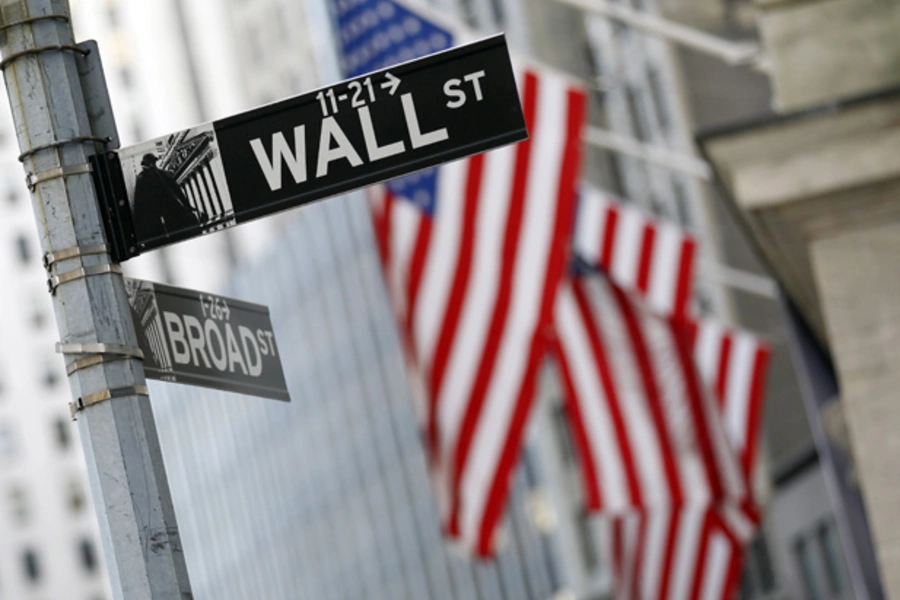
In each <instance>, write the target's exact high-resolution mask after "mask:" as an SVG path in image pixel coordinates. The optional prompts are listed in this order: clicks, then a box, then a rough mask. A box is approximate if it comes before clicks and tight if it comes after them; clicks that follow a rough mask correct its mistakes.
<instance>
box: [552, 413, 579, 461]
mask: <svg viewBox="0 0 900 600" xmlns="http://www.w3.org/2000/svg"><path fill="white" fill-rule="evenodd" d="M553 430H554V431H555V432H556V439H557V442H558V443H559V452H560V455H561V456H562V457H563V461H564V462H565V463H566V464H567V465H571V464H573V463H574V462H575V446H574V445H573V443H572V436H571V435H570V434H569V417H568V413H567V410H566V406H565V404H563V403H562V401H561V400H560V401H558V402H556V405H555V406H554V407H553Z"/></svg>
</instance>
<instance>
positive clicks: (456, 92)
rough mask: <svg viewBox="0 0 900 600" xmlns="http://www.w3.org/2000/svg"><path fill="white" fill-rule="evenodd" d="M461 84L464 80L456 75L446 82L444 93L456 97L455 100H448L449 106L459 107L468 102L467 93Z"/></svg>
mask: <svg viewBox="0 0 900 600" xmlns="http://www.w3.org/2000/svg"><path fill="white" fill-rule="evenodd" d="M460 84H462V80H460V79H457V78H455V77H454V78H453V79H448V80H447V81H446V82H445V83H444V94H445V95H447V96H453V97H454V98H455V100H448V101H447V108H459V107H460V106H462V105H463V104H465V103H466V93H465V92H464V91H462V90H461V89H459V86H460Z"/></svg>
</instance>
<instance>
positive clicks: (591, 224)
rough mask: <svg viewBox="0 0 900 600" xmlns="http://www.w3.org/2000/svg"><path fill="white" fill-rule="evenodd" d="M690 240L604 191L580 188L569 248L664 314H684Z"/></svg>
mask: <svg viewBox="0 0 900 600" xmlns="http://www.w3.org/2000/svg"><path fill="white" fill-rule="evenodd" d="M696 246H697V244H696V241H695V240H694V237H693V236H691V235H690V234H688V233H687V232H685V231H684V230H682V229H681V228H680V227H678V226H677V225H674V224H671V223H666V222H663V221H660V220H657V219H654V218H653V217H651V216H650V215H649V214H647V213H646V212H645V211H643V210H641V209H640V208H637V207H635V206H629V205H628V204H625V203H623V202H621V201H619V200H617V199H615V198H614V197H613V196H612V195H610V194H609V193H607V192H603V191H600V190H597V189H595V188H592V187H590V186H582V188H581V198H580V201H579V207H578V222H577V225H576V229H575V236H574V241H573V247H574V248H573V249H574V252H575V254H576V255H577V256H578V257H579V258H581V259H582V260H583V261H585V262H586V263H587V264H589V265H590V266H592V267H595V268H599V269H601V270H603V271H605V272H606V273H607V274H608V275H609V277H610V279H612V281H613V282H614V283H615V284H616V285H618V286H619V287H621V288H623V289H625V290H626V291H628V292H631V293H633V294H635V295H636V296H638V297H640V298H642V299H644V300H645V301H646V302H647V304H648V305H649V306H650V308H652V309H653V310H654V311H656V312H657V313H658V314H660V315H663V316H668V315H674V316H682V315H685V314H687V312H688V303H689V302H690V299H691V286H692V285H693V277H694V266H695V261H696Z"/></svg>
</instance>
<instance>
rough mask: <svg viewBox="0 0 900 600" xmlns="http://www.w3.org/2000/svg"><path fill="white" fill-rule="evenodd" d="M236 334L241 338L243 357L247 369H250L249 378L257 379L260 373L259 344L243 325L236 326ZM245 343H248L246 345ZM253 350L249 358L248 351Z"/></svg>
mask: <svg viewBox="0 0 900 600" xmlns="http://www.w3.org/2000/svg"><path fill="white" fill-rule="evenodd" d="M238 333H239V334H240V336H241V345H242V346H243V347H244V356H246V357H247V367H248V368H249V369H250V376H251V377H259V376H260V374H261V373H262V354H261V353H260V351H259V344H258V343H257V342H256V338H255V337H253V332H252V331H250V330H249V329H248V328H246V327H244V326H243V325H238ZM247 342H250V344H249V345H248V344H247ZM251 348H252V349H253V355H254V357H253V358H251V357H250V349H251Z"/></svg>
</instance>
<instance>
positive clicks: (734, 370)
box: [689, 318, 771, 481]
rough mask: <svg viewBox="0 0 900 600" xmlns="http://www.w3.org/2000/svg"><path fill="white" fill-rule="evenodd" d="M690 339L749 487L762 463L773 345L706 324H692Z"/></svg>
mask: <svg viewBox="0 0 900 600" xmlns="http://www.w3.org/2000/svg"><path fill="white" fill-rule="evenodd" d="M689 336H690V343H691V346H692V348H693V351H694V361H695V363H696V364H697V368H698V369H699V370H700V376H701V377H702V378H703V380H704V381H705V382H706V384H707V385H709V386H710V387H712V389H713V390H714V391H715V394H716V400H717V401H718V403H719V407H720V410H721V412H722V419H723V421H724V426H725V434H726V435H727V436H728V440H729V442H730V443H731V446H732V448H733V450H734V452H735V453H736V454H737V456H738V457H739V460H740V461H741V468H742V470H743V472H744V476H745V477H746V478H747V480H748V481H749V480H751V478H752V476H753V472H754V470H755V469H756V459H757V457H758V442H759V436H760V427H761V423H762V409H763V397H764V392H765V383H766V371H767V369H768V365H769V358H770V356H771V350H770V348H769V345H768V344H767V343H766V342H765V341H764V340H762V339H760V338H758V337H756V336H755V335H752V334H750V333H747V332H746V331H741V330H739V329H735V328H730V327H725V326H724V325H722V324H721V323H719V322H717V321H715V320H713V319H708V318H701V319H697V320H696V321H693V322H692V323H691V324H690V332H689Z"/></svg>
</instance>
